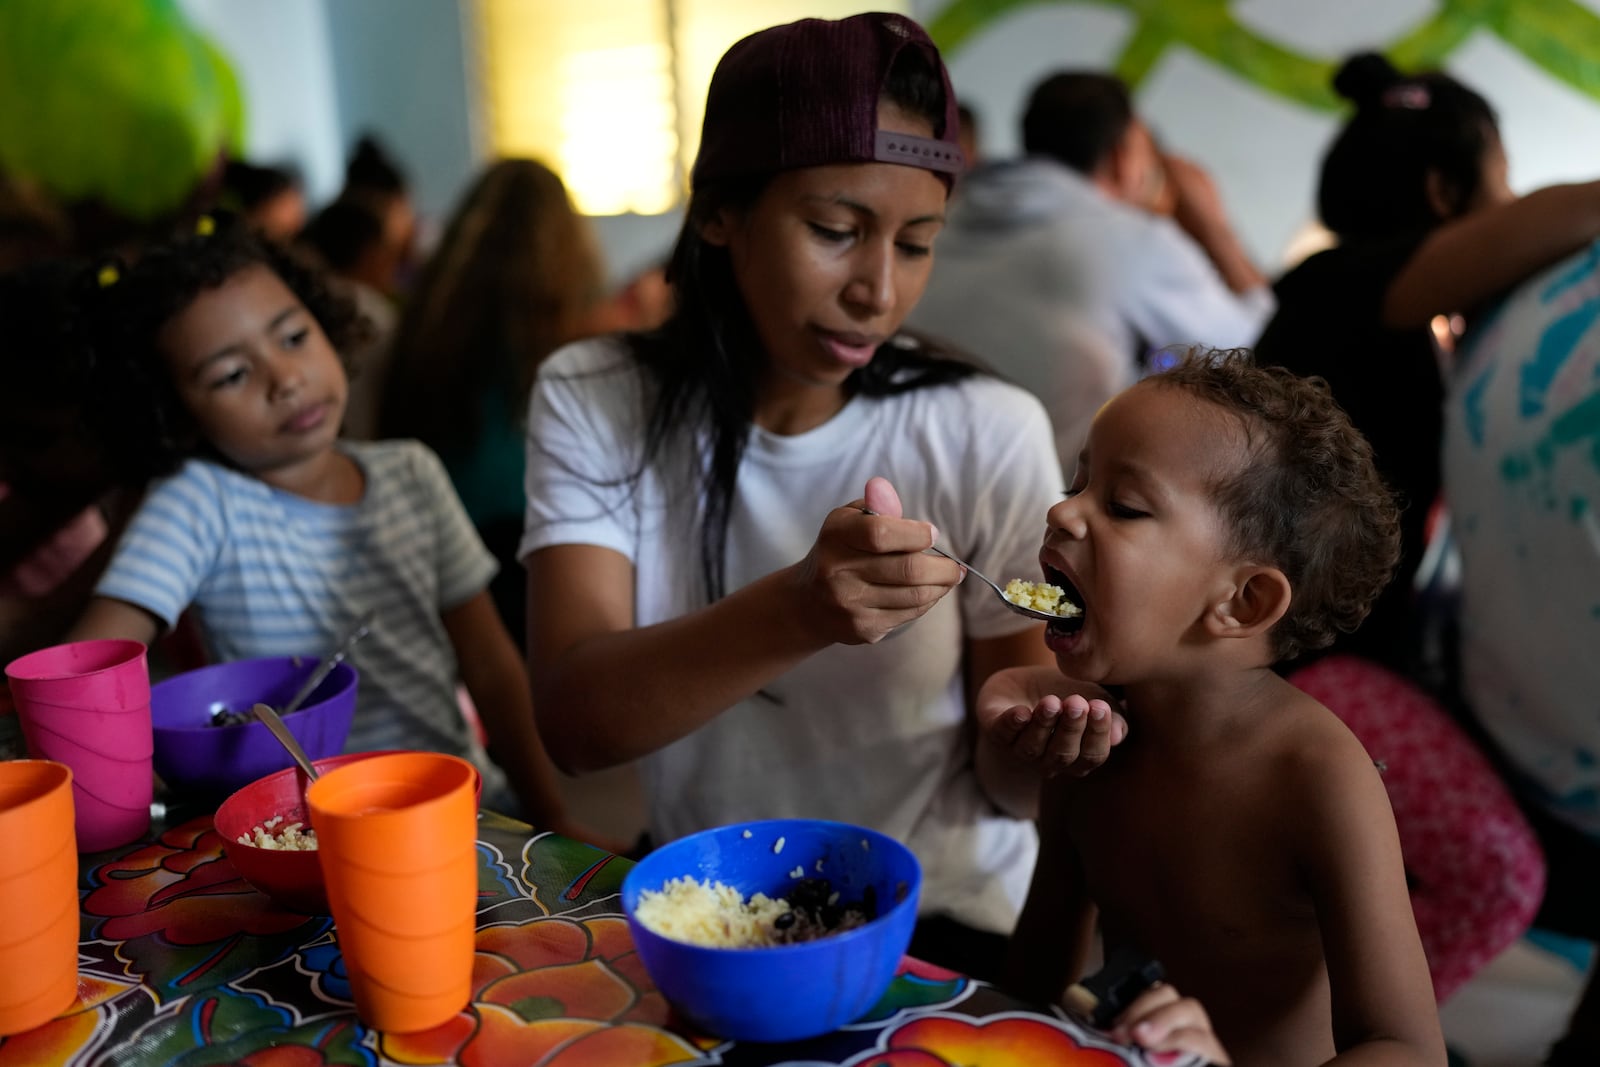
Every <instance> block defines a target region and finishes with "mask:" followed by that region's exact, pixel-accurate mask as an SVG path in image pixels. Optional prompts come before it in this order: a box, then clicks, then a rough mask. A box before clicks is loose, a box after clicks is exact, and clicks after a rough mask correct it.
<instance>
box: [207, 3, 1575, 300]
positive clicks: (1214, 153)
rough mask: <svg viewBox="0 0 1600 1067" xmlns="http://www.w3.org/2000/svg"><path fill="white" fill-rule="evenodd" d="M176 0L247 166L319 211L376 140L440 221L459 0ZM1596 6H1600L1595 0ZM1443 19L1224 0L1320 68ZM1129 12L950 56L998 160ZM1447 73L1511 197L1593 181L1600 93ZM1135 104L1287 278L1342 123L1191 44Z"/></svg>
mask: <svg viewBox="0 0 1600 1067" xmlns="http://www.w3.org/2000/svg"><path fill="white" fill-rule="evenodd" d="M182 2H183V4H184V8H185V10H186V11H188V12H189V13H190V15H191V16H192V17H193V18H194V20H195V22H196V23H197V24H198V25H199V26H200V27H201V28H202V29H204V30H206V31H207V32H209V33H210V34H211V35H212V36H213V37H214V38H215V39H216V40H217V41H218V43H219V44H220V45H221V46H222V47H223V48H224V49H225V50H226V51H227V52H228V54H229V55H230V56H231V57H232V59H233V61H234V64H235V66H236V68H237V69H238V71H239V73H240V76H241V79H242V81H243V87H244V91H245V94H246V102H247V106H248V109H249V114H250V131H249V150H250V154H251V156H252V157H253V158H256V159H259V160H262V161H267V162H271V161H279V160H291V161H293V162H295V163H297V164H298V165H299V166H300V167H301V169H302V170H303V171H304V173H305V176H306V179H307V183H308V189H309V191H310V192H311V195H312V197H313V200H320V199H323V198H325V197H326V196H329V195H331V194H332V193H333V192H334V191H335V190H336V189H337V187H338V184H339V181H340V176H341V174H342V171H343V160H344V156H345V153H346V152H347V150H348V148H349V146H350V145H351V144H352V143H353V142H354V139H355V137H356V135H357V134H358V133H359V132H360V131H361V130H363V129H372V130H375V131H376V132H377V133H378V134H379V135H380V136H382V137H383V138H384V140H385V142H386V143H388V144H389V146H390V147H391V149H392V150H393V151H394V153H395V155H396V156H397V157H398V158H399V160H400V162H401V163H402V164H403V165H404V166H405V167H406V168H407V170H408V171H409V172H410V174H411V175H412V178H413V182H414V185H415V188H416V191H417V196H418V201H419V206H420V208H421V210H422V211H423V213H424V215H425V216H428V217H431V218H432V219H433V220H434V221H436V222H437V221H439V220H441V219H442V218H443V216H444V214H445V213H446V212H448V210H449V209H450V207H451V205H452V204H453V203H454V201H455V198H456V197H457V196H458V195H459V194H460V192H461V190H462V188H463V186H464V185H465V183H466V181H467V180H468V179H469V178H470V176H471V174H472V173H473V170H474V168H475V166H476V161H477V158H478V157H477V150H476V148H475V145H474V139H473V136H472V129H471V125H470V117H471V109H470V106H469V101H470V99H471V95H470V89H469V78H470V77H471V72H470V66H469V62H468V58H467V56H468V52H469V48H468V44H467V40H468V36H467V35H466V33H465V32H464V29H463V17H462V8H461V6H460V5H459V4H457V3H453V2H450V0H273V2H272V3H251V2H246V0H182ZM463 2H465V0H463ZM591 2H600V3H604V2H605V0H591ZM948 2H949V0H913V2H912V10H913V12H914V13H915V14H916V16H917V17H918V18H919V19H921V20H923V21H924V22H928V21H931V20H932V19H933V18H934V17H935V16H936V15H937V14H938V13H939V12H940V11H941V10H943V9H944V8H945V6H946V4H947V3H948ZM1168 2H1170V3H1183V2H1185V0H1168ZM1586 2H1587V3H1588V4H1589V6H1591V7H1593V8H1595V9H1597V10H1600V0H1586ZM1434 8H1435V4H1434V0H1337V2H1329V0H1234V2H1233V3H1231V4H1230V5H1229V11H1230V12H1231V13H1232V15H1233V16H1234V17H1235V18H1237V19H1239V20H1241V21H1243V22H1245V23H1246V24H1248V25H1249V26H1250V27H1251V28H1253V29H1255V30H1256V31H1257V32H1259V33H1261V34H1263V35H1265V36H1267V37H1269V38H1271V39H1273V40H1276V41H1278V42H1280V43H1282V44H1285V45H1286V46H1289V47H1292V48H1294V49H1296V50H1298V51H1300V52H1302V53H1305V54H1308V55H1314V56H1320V57H1323V58H1327V59H1337V58H1339V57H1342V56H1343V55H1345V54H1347V53H1349V52H1350V51H1352V50H1355V49H1359V48H1363V47H1369V46H1382V45H1384V44H1386V43H1392V42H1393V41H1395V40H1397V39H1398V38H1400V37H1402V36H1404V34H1405V33H1406V32H1407V31H1408V30H1409V29H1411V28H1414V27H1415V25H1416V24H1417V22H1418V21H1419V20H1420V19H1422V18H1424V17H1426V16H1427V15H1429V14H1430V13H1431V12H1433V10H1434ZM1133 18H1134V16H1133V15H1131V14H1130V13H1129V12H1128V11H1127V10H1125V9H1124V8H1122V7H1119V6H1113V5H1110V4H1104V3H1091V2H1087V0H1085V2H1074V0H1058V2H1054V3H1031V4H1020V5H1017V6H1016V8H1015V9H1014V10H1013V11H1012V12H1010V13H1009V14H1007V15H1005V16H1004V17H1002V18H1001V19H999V20H998V21H996V22H995V23H994V24H993V25H992V26H990V27H988V28H986V29H985V30H983V31H982V32H980V33H979V34H977V35H976V36H974V37H973V38H972V39H970V40H969V41H967V42H966V43H965V44H964V45H963V46H962V47H960V48H959V49H956V50H954V51H952V52H951V54H950V55H949V56H948V57H947V58H948V59H949V62H950V68H951V75H952V77H953V79H954V81H955V84H956V88H957V91H958V92H959V93H961V94H962V95H963V96H964V97H965V98H967V99H968V100H970V101H971V102H972V103H973V104H974V105H975V106H976V108H977V109H978V111H979V114H980V116H981V118H982V119H983V123H984V146H985V148H986V150H988V151H989V152H990V153H992V154H998V155H1003V154H1007V153H1010V152H1014V151H1015V150H1016V147H1017V136H1016V126H1017V123H1018V120H1019V117H1020V113H1021V106H1022V103H1023V100H1024V99H1025V96H1026V93H1027V91H1028V89H1029V88H1030V87H1031V86H1032V85H1033V84H1034V83H1035V82H1036V81H1037V80H1038V79H1039V78H1041V77H1043V76H1044V75H1045V74H1047V73H1049V72H1050V71H1052V70H1055V69H1058V68H1060V67H1065V66H1092V67H1106V66H1109V65H1110V64H1111V63H1112V62H1114V60H1115V59H1116V57H1117V56H1118V54H1119V53H1120V51H1121V49H1122V47H1123V46H1124V44H1125V43H1126V41H1127V39H1128V37H1129V35H1130V34H1131V33H1132V31H1133V27H1134V22H1133ZM1447 66H1448V68H1449V69H1450V70H1451V71H1452V72H1454V73H1455V74H1457V75H1458V76H1459V77H1461V78H1463V80H1465V81H1467V82H1468V83H1469V84H1471V85H1473V86H1474V87H1475V88H1477V89H1478V90H1479V91H1481V92H1483V93H1484V95H1486V96H1487V97H1488V98H1489V99H1490V100H1491V101H1492V102H1493V103H1494V104H1495V106H1496V107H1497V109H1498V110H1499V112H1500V117H1501V125H1502V131H1503V134H1504V137H1505V140H1506V146H1507V150H1508V153H1509V155H1510V158H1511V178H1512V184H1513V185H1514V186H1515V187H1516V188H1518V189H1520V190H1528V189H1532V188H1536V187H1537V186H1539V185H1543V184H1547V183H1550V182H1553V181H1563V180H1571V179H1577V178H1585V177H1595V176H1600V102H1597V101H1595V100H1593V99H1592V98H1590V97H1586V96H1583V95H1582V94H1580V93H1578V92H1577V91H1576V90H1574V89H1572V88H1570V87H1568V86H1566V85H1565V84H1563V83H1561V82H1558V81H1556V80H1554V79H1552V78H1551V77H1550V76H1549V75H1547V74H1545V73H1544V72H1543V71H1541V70H1539V69H1538V68H1536V67H1534V66H1533V65H1532V64H1531V63H1530V62H1529V61H1528V60H1526V59H1525V58H1524V57H1522V56H1521V55H1519V54H1518V53H1516V52H1514V51H1513V50H1512V49H1511V48H1510V47H1509V46H1507V45H1506V44H1504V43H1503V42H1502V41H1500V40H1499V39H1498V38H1495V37H1493V36H1492V35H1490V34H1488V33H1484V32H1480V33H1477V34H1475V35H1473V36H1472V37H1470V38H1468V40H1467V41H1466V42H1465V43H1464V44H1463V45H1462V46H1461V47H1459V48H1458V49H1457V50H1456V51H1455V52H1454V53H1453V55H1452V56H1451V59H1450V61H1449V63H1448V64H1447ZM1138 101H1139V106H1140V108H1141V110H1142V111H1143V112H1144V114H1145V115H1146V116H1147V118H1148V119H1149V120H1150V122H1151V124H1152V126H1153V127H1154V128H1155V129H1156V131H1157V133H1158V134H1159V135H1160V136H1161V138H1162V139H1163V141H1164V142H1165V143H1166V145H1167V146H1168V147H1169V149H1171V150H1172V151H1176V152H1180V153H1182V154H1185V155H1189V156H1192V157H1193V158H1195V159H1197V160H1198V161H1199V162H1201V163H1202V164H1203V165H1205V166H1206V167H1207V168H1209V169H1210V170H1211V172H1212V174H1213V175H1214V176H1215V178H1216V180H1217V183H1218V185H1219V187H1220V188H1221V191H1222V194H1223V197H1224V201H1225V202H1226V203H1227V204H1228V205H1229V208H1230V211H1231V213H1232V215H1233V217H1234V220H1235V223H1236V225H1237V226H1238V227H1239V230H1240V232H1241V234H1242V236H1243V237H1244V239H1245V241H1246V243H1247V244H1248V246H1249V247H1250V248H1251V250H1252V251H1253V252H1254V254H1255V255H1256V257H1257V258H1258V260H1259V261H1260V262H1261V263H1262V264H1263V266H1264V267H1266V268H1267V269H1269V270H1273V269H1276V268H1277V267H1278V266H1279V265H1280V264H1281V261H1282V255H1283V252H1284V249H1285V248H1286V246H1287V245H1288V244H1289V243H1290V241H1291V239H1292V238H1293V237H1294V236H1295V234H1296V233H1297V232H1300V231H1301V230H1302V229H1303V228H1304V227H1305V226H1306V225H1307V224H1308V223H1310V222H1311V220H1312V217H1313V207H1312V204H1313V195H1314V190H1315V184H1316V171H1317V167H1318V163H1319V160H1320V157H1321V153H1322V151H1323V149H1324V147H1325V146H1326V144H1327V143H1328V141H1329V140H1330V139H1331V137H1332V136H1333V134H1334V132H1335V130H1336V129H1337V128H1338V124H1339V120H1340V117H1339V116H1338V115H1335V114H1333V113H1331V112H1324V111H1317V110H1313V109H1310V108H1307V107H1303V106H1301V105H1299V104H1297V103H1293V102H1291V101H1288V100H1285V99H1284V98H1282V97H1279V96H1276V95H1273V94H1271V93H1268V92H1266V91H1264V90H1262V89H1260V88H1258V87H1257V86H1255V85H1253V84H1251V83H1250V82H1249V81H1247V80H1245V79H1243V78H1241V77H1240V76H1238V75H1236V74H1234V73H1232V72H1230V71H1227V70H1224V69H1222V68H1220V67H1218V66H1216V65H1215V64H1213V63H1211V62H1210V61H1209V60H1207V59H1205V58H1204V57H1202V56H1200V55H1199V54H1198V53H1196V52H1194V51H1192V50H1190V49H1188V48H1185V47H1183V46H1181V45H1175V46H1172V47H1170V48H1169V49H1168V50H1167V51H1166V52H1165V54H1164V55H1163V56H1162V58H1161V59H1160V60H1159V61H1158V62H1157V64H1156V66H1155V67H1154V68H1153V69H1152V70H1151V72H1150V74H1149V76H1148V77H1147V78H1146V80H1145V81H1144V83H1143V84H1142V85H1141V86H1140V87H1139V90H1138ZM678 219H679V216H678V215H676V214H674V215H668V216H661V217H654V218H637V217H626V216H624V217H619V218H611V219H603V220H599V228H600V233H601V237H602V240H603V242H604V246H605V250H606V253H607V257H608V260H609V262H610V264H611V271H612V275H613V277H615V278H621V277H624V276H626V275H627V274H630V273H632V272H633V271H634V270H637V269H638V268H639V267H641V266H643V265H645V264H646V263H648V262H650V261H651V260H653V259H654V258H656V257H657V256H659V255H662V254H664V253H665V251H666V249H667V247H668V246H669V245H670V243H671V240H672V237H673V235H674V234H675V233H676V230H677V225H678Z"/></svg>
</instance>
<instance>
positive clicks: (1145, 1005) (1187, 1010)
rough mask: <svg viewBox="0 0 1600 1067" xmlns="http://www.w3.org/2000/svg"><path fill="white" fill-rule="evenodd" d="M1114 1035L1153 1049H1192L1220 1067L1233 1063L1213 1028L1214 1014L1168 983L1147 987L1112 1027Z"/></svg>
mask: <svg viewBox="0 0 1600 1067" xmlns="http://www.w3.org/2000/svg"><path fill="white" fill-rule="evenodd" d="M1111 1037H1112V1038H1113V1039H1114V1040H1116V1041H1120V1042H1122V1043H1123V1044H1124V1045H1137V1046H1139V1047H1140V1048H1143V1049H1149V1050H1150V1051H1152V1052H1192V1053H1194V1054H1195V1055H1197V1056H1204V1057H1205V1058H1206V1060H1207V1062H1209V1063H1212V1064H1215V1065H1217V1067H1229V1065H1230V1064H1231V1063H1232V1062H1233V1061H1232V1060H1231V1059H1229V1057H1228V1053H1227V1051H1226V1050H1225V1049H1223V1047H1222V1042H1221V1041H1219V1040H1218V1039H1217V1035H1216V1033H1215V1032H1214V1031H1213V1030H1212V1029H1211V1017H1210V1016H1208V1015H1207V1014H1206V1009H1205V1008H1203V1007H1201V1005H1200V1002H1199V1001H1198V1000H1195V999H1194V998H1193V997H1185V996H1180V995H1179V994H1178V991H1177V990H1176V989H1174V988H1173V987H1172V986H1170V985H1166V984H1165V983H1158V984H1156V985H1155V986H1152V987H1151V988H1149V989H1147V990H1145V991H1144V992H1143V993H1141V994H1140V995H1139V996H1138V998H1137V999H1135V1000H1134V1002H1133V1003H1132V1004H1130V1005H1128V1009H1127V1010H1126V1011H1124V1012H1123V1013H1122V1014H1121V1015H1119V1016H1117V1020H1116V1022H1115V1024H1113V1026H1112V1028H1111Z"/></svg>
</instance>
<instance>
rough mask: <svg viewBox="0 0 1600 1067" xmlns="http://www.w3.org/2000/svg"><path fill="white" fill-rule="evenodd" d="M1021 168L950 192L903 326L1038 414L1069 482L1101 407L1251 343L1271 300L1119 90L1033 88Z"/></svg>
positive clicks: (1195, 184) (1083, 82)
mask: <svg viewBox="0 0 1600 1067" xmlns="http://www.w3.org/2000/svg"><path fill="white" fill-rule="evenodd" d="M1022 140H1023V145H1024V147H1025V149H1026V151H1027V155H1026V157H1025V158H1023V159H1020V160H1009V161H1002V162H994V163H989V164H986V165H984V166H980V167H979V168H978V169H976V170H974V171H972V172H970V173H968V174H967V175H965V176H964V177H963V178H962V182H961V187H960V190H959V192H958V195H957V196H956V197H955V198H954V199H953V200H952V202H951V207H950V212H949V223H948V225H947V226H946V228H945V232H944V234H943V236H942V238H941V242H940V246H939V257H938V262H937V264H936V266H935V267H934V271H933V277H932V279H931V280H930V281H929V283H928V291H927V293H926V295H925V296H924V297H923V299H922V302H921V303H920V304H919V305H918V306H917V308H916V310H915V311H914V312H913V313H912V316H911V318H910V320H909V322H910V325H911V326H913V327H915V328H916V329H918V330H921V331H923V332H925V333H928V334H932V335H934V336H936V337H938V338H939V339H941V340H944V341H948V342H950V343H951V344H954V345H956V346H958V347H960V348H962V349H964V350H966V351H968V352H970V353H972V354H973V356H975V357H976V358H978V359H980V360H982V361H984V362H986V363H988V364H989V365H990V366H992V367H994V369H995V370H997V371H999V372H1000V373H1001V374H1004V375H1006V376H1007V377H1009V378H1011V379H1012V380H1013V381H1015V382H1017V383H1018V384H1019V385H1022V386H1023V387H1024V388H1026V389H1028V390H1029V391H1030V392H1032V393H1034V394H1035V395H1036V396H1038V397H1039V398H1040V399H1041V400H1043V401H1044V403H1045V406H1046V408H1047V409H1048V410H1049V412H1050V417H1051V421H1052V422H1053V423H1054V426H1055V431H1056V438H1057V450H1058V452H1059V454H1060V457H1061V461H1062V464H1063V466H1064V467H1066V469H1068V470H1071V469H1072V467H1073V466H1074V465H1075V464H1076V462H1077V454H1078V450H1079V448H1080V447H1081V446H1082V443H1083V439H1084V436H1085V434H1086V433H1087V430H1088V424H1089V420H1090V418H1092V417H1093V415H1094V413H1095V411H1097V410H1099V408H1100V406H1101V404H1103V403H1104V402H1105V401H1106V400H1108V399H1109V398H1110V397H1111V396H1113V395H1114V394H1115V393H1117V392H1119V391H1120V390H1121V389H1122V388H1123V387H1125V386H1127V385H1129V384H1131V383H1132V382H1133V381H1134V380H1135V379H1136V378H1137V377H1138V376H1140V375H1141V374H1143V373H1144V372H1146V371H1147V370H1149V369H1151V368H1152V367H1154V366H1155V365H1157V362H1156V361H1157V359H1158V357H1159V354H1160V353H1161V352H1162V351H1163V350H1165V349H1167V348H1169V347H1171V346H1176V345H1190V344H1201V345H1205V346H1209V347H1217V348H1231V347H1238V346H1241V345H1244V344H1247V343H1248V342H1250V341H1252V340H1254V339H1255V336H1256V334H1257V333H1258V332H1259V331H1260V329H1261V326H1262V324H1263V323H1264V322H1265V321H1266V319H1267V316H1268V315H1270V314H1271V311H1272V295H1271V292H1270V290H1268V289H1267V287H1266V284H1265V280H1264V279H1263V278H1262V276H1261V274H1260V273H1259V272H1258V271H1257V270H1256V269H1255V267H1254V266H1253V265H1252V264H1251V262H1250V259H1249V257H1248V255H1246V253H1245V251H1244V249H1243V246H1242V245H1241V244H1240V242H1239V240H1238V238H1237V237H1236V236H1235V234H1234V232H1233V229H1232V227H1231V226H1230V225H1229V223H1228V221H1227V218H1226V215H1225V213H1224V211H1223V209H1222V203H1221V200H1220V199H1219V198H1218V196H1217V193H1216V190H1215V188H1214V187H1213V185H1212V184H1211V181H1210V179H1209V178H1208V177H1207V176H1206V175H1205V173H1204V172H1203V171H1202V170H1200V168H1199V167H1197V166H1196V165H1194V164H1193V163H1189V162H1187V161H1185V160H1181V159H1177V158H1175V157H1166V156H1163V155H1161V153H1160V152H1159V150H1158V149H1157V147H1156V144H1155V140H1154V138H1153V137H1152V136H1151V134H1150V131H1149V129H1148V127H1147V126H1146V125H1145V124H1144V122H1143V121H1142V120H1141V119H1140V118H1139V117H1138V115H1137V114H1136V113H1135V111H1134V109H1133V103H1132V100H1131V98H1130V97H1129V95H1128V90H1127V87H1126V86H1124V85H1123V84H1122V82H1120V81H1119V80H1117V79H1116V78H1114V77H1112V76H1110V75H1106V74H1098V73H1091V72H1080V71H1069V72H1063V73H1059V74H1054V75H1052V76H1050V77H1048V78H1046V79H1044V80H1043V81H1042V82H1040V83H1039V84H1038V86H1037V87H1035V89H1034V90H1033V93H1032V95H1031V97H1030V99H1029V102H1028V106H1027V110H1026V113H1025V115H1024V117H1023V121H1022Z"/></svg>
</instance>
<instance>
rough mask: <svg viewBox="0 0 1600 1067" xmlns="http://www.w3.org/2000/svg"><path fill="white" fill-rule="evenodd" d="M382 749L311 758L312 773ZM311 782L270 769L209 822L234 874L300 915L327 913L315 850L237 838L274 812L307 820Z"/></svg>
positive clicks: (300, 775) (295, 770)
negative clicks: (289, 849)
mask: <svg viewBox="0 0 1600 1067" xmlns="http://www.w3.org/2000/svg"><path fill="white" fill-rule="evenodd" d="M384 754H385V753H382V752H349V753H346V754H345V755H342V756H329V757H328V758H326V759H319V760H312V761H311V765H312V766H313V767H315V768H316V769H317V773H318V774H326V773H327V772H328V771H331V770H333V769H334V768H335V767H342V766H344V765H345V764H347V763H353V762H355V761H356V760H362V759H366V758H368V757H369V756H381V755H384ZM310 784H311V783H310V782H309V781H308V780H307V778H306V776H305V774H304V773H303V772H302V771H301V770H300V768H298V767H290V768H289V769H287V770H282V771H276V772H274V773H272V774H269V775H267V776H266V777H265V778H258V779H257V780H255V781H254V782H251V783H250V784H249V785H247V786H245V787H244V788H243V789H240V790H239V791H238V792H236V793H234V794H233V795H232V796H230V797H229V798H228V799H227V800H224V801H223V802H222V805H221V807H219V808H217V813H216V815H214V816H213V817H212V825H213V826H215V827H216V830H217V834H218V836H220V837H221V838H222V845H223V851H224V853H225V854H226V855H227V857H228V859H229V861H230V862H232V864H233V867H234V870H236V871H238V872H239V875H240V877H242V878H243V879H244V880H245V881H247V882H249V883H250V884H251V885H253V886H255V887H256V888H257V889H259V890H260V891H261V892H263V893H265V894H266V895H267V896H269V897H271V898H272V899H273V900H274V901H276V902H277V903H278V904H280V905H282V906H283V907H285V908H288V909H289V910H290V911H298V912H302V913H304V914H306V915H327V914H328V895H327V892H326V890H325V889H324V888H323V885H322V867H321V865H320V861H319V860H318V859H317V854H316V852H315V851H312V852H287V851H280V850H278V849H269V848H257V847H256V846H255V845H247V844H244V843H243V842H241V841H240V840H239V837H240V835H252V836H253V834H252V832H253V831H254V830H255V828H256V827H257V826H260V825H262V824H264V823H265V822H266V821H267V820H268V819H270V818H272V817H273V816H275V815H281V816H283V823H281V824H279V825H280V826H282V825H287V824H288V823H292V822H301V823H304V824H305V825H306V827H308V828H309V827H310V826H311V812H310V809H308V808H307V807H306V787H307V786H308V785H310ZM478 796H479V797H482V796H483V779H482V777H481V776H480V777H479V779H478Z"/></svg>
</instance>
